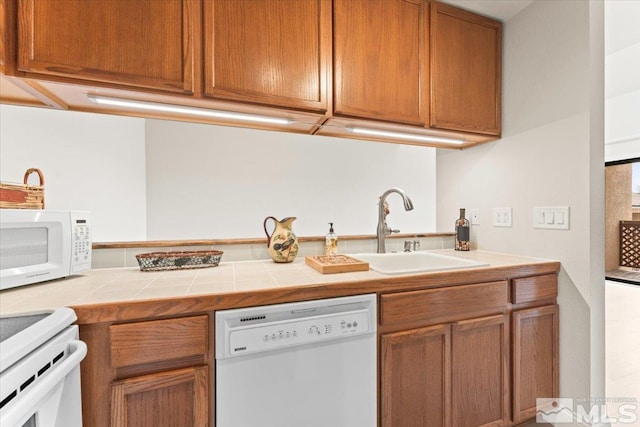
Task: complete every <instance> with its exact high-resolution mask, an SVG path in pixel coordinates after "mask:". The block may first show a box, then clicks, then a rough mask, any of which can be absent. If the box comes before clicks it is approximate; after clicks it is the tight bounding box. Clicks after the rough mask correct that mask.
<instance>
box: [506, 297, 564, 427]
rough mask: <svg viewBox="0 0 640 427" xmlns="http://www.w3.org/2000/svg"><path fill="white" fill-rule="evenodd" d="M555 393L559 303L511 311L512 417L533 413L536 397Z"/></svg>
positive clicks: (517, 421) (556, 390) (524, 417)
mask: <svg viewBox="0 0 640 427" xmlns="http://www.w3.org/2000/svg"><path fill="white" fill-rule="evenodd" d="M557 396H558V306H557V305H548V306H544V307H537V308H531V309H527V310H519V311H515V312H513V421H514V422H516V423H520V422H522V421H525V420H527V419H530V418H534V417H535V415H536V398H544V397H557Z"/></svg>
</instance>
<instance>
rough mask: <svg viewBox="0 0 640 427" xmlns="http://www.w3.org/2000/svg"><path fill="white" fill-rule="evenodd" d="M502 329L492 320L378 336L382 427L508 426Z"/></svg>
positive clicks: (500, 320)
mask: <svg viewBox="0 0 640 427" xmlns="http://www.w3.org/2000/svg"><path fill="white" fill-rule="evenodd" d="M507 329H508V322H507V318H506V315H496V316H490V317H484V318H479V319H471V320H465V321H461V322H455V323H452V324H447V325H436V326H430V327H426V328H418V329H414V330H410V331H403V332H396V333H391V334H384V335H382V336H381V337H380V340H381V361H382V362H381V373H380V377H381V379H380V383H381V395H382V398H381V414H382V417H381V418H382V422H381V424H382V426H384V427H392V426H406V427H410V426H415V427H419V426H421V427H430V426H450V425H454V426H469V427H477V426H503V425H509V411H508V399H507V398H508V393H507V391H508V347H507V337H508V333H507Z"/></svg>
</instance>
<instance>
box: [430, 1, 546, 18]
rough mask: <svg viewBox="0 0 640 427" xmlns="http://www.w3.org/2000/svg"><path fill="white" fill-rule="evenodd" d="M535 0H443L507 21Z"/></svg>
mask: <svg viewBox="0 0 640 427" xmlns="http://www.w3.org/2000/svg"><path fill="white" fill-rule="evenodd" d="M533 1H534V0H443V3H449V4H451V5H453V6H457V7H461V8H463V9H467V10H470V11H472V12H475V13H479V14H480V15H486V16H490V17H492V18H496V19H499V20H501V21H502V22H506V21H508V20H509V19H511V18H513V17H514V16H516V15H517V14H518V13H520V11H521V10H522V9H525V8H526V7H527V6H529V5H530V4H531V3H533Z"/></svg>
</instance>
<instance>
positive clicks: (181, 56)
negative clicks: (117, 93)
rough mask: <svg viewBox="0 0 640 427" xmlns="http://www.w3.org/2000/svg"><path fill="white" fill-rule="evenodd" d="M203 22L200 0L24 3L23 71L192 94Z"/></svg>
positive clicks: (20, 45)
mask: <svg viewBox="0 0 640 427" xmlns="http://www.w3.org/2000/svg"><path fill="white" fill-rule="evenodd" d="M199 14H200V6H199V3H198V2H196V1H193V0H163V1H157V0H138V1H122V0H101V1H86V0H64V1H60V0H20V1H18V54H17V67H18V70H19V71H23V72H25V73H27V74H26V76H27V77H33V78H38V77H43V78H45V79H46V78H47V77H49V78H52V77H54V78H55V77H58V78H63V79H68V78H71V79H73V80H76V79H80V80H83V81H85V83H84V84H87V83H86V82H93V81H97V82H104V83H115V84H120V85H126V86H129V87H134V88H151V89H160V90H163V91H169V92H177V93H188V94H191V93H194V92H195V91H196V90H197V87H196V84H197V81H198V80H199V77H198V74H197V68H196V63H197V62H198V61H197V58H196V54H197V52H198V48H199V46H200V41H199V40H200V31H201V30H200V25H199V21H200V20H199Z"/></svg>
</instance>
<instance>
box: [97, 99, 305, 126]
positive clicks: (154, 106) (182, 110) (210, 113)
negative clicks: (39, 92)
mask: <svg viewBox="0 0 640 427" xmlns="http://www.w3.org/2000/svg"><path fill="white" fill-rule="evenodd" d="M87 99H88V100H89V101H91V102H95V103H96V104H102V105H111V106H114V107H126V108H137V109H140V110H147V111H162V112H167V113H177V114H188V115H191V116H203V117H215V118H220V119H231V120H245V121H249V122H259V123H271V124H278V125H290V124H292V123H295V120H293V119H285V118H280V117H269V116H258V115H255V114H244V113H234V112H231V111H221V110H208V109H206V108H198V107H184V106H180V105H170V104H160V103H157V102H148V101H134V100H130V99H122V98H111V97H108V96H98V95H87Z"/></svg>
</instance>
